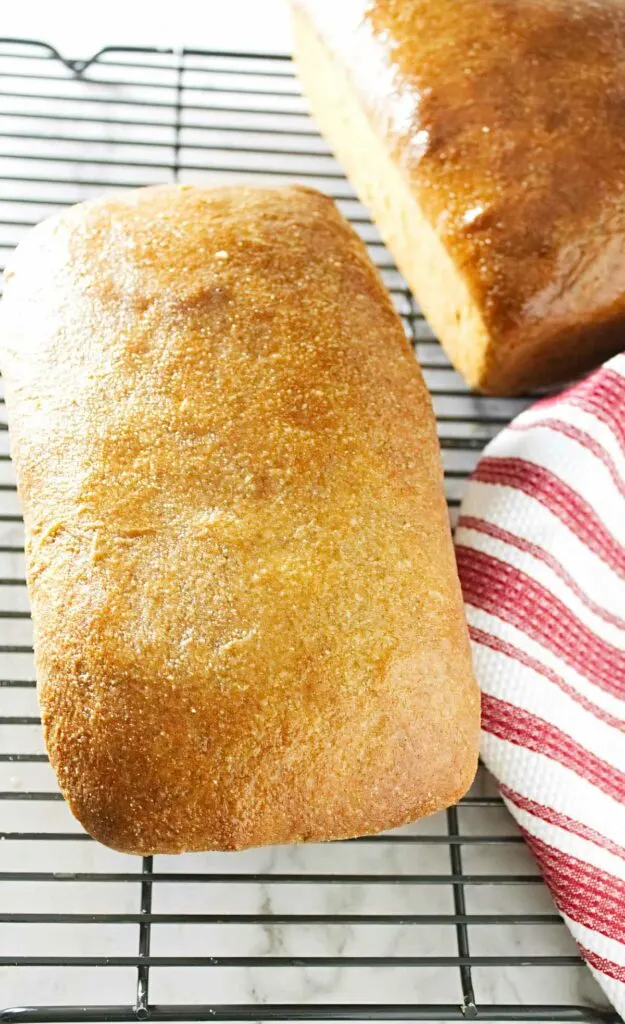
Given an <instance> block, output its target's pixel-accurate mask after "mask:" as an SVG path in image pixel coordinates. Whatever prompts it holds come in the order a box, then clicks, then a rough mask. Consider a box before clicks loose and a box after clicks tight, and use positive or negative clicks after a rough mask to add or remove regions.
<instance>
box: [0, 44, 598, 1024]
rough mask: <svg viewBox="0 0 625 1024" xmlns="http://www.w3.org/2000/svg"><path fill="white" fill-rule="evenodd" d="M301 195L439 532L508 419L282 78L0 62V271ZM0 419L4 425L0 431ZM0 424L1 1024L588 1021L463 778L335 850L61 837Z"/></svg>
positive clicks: (34, 55)
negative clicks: (130, 197)
mask: <svg viewBox="0 0 625 1024" xmlns="http://www.w3.org/2000/svg"><path fill="white" fill-rule="evenodd" d="M226 180H227V181H246V182H258V183H278V182H287V181H293V180H297V181H301V182H305V183H307V184H309V185H313V186H316V187H318V188H321V189H323V190H324V191H326V192H328V193H329V194H330V195H332V196H333V197H334V198H335V199H336V200H337V202H338V205H339V206H340V208H341V210H342V211H343V213H344V214H345V215H346V216H347V217H348V218H349V220H350V221H351V222H352V224H353V225H354V226H355V228H356V230H357V231H359V232H360V234H361V235H362V237H363V238H364V240H365V242H366V243H367V245H368V248H369V251H370V253H371V256H372V257H373V259H374V260H375V262H376V264H377V266H378V267H379V269H380V272H381V274H382V277H383V278H384V281H385V283H386V285H387V287H388V289H389V290H390V292H391V294H392V296H393V299H394V302H395V305H396V307H397V310H398V312H399V313H400V315H401V317H402V321H403V323H404V327H405V330H406V333H407V335H408V337H409V338H410V339H411V341H412V343H413V345H414V348H415V352H416V355H417V356H418V358H419V360H420V363H421V366H422V368H423V372H424V375H425V377H426V380H427V383H428V385H429V387H430V390H431V392H432V396H433V401H434V405H435V410H436V414H437V420H438V430H439V436H440V440H441V446H442V451H443V459H444V464H445V485H446V491H447V498H448V502H449V507H450V514H451V516H452V520H453V519H454V517H455V515H456V511H457V506H458V503H459V499H460V495H461V492H462V486H463V482H464V480H465V477H466V475H467V473H468V472H470V470H471V469H472V467H473V466H474V464H475V460H476V458H477V456H478V454H479V452H480V450H481V449H482V447H483V445H484V444H485V443H486V441H487V440H488V439H489V438H490V437H492V436H493V434H495V433H496V431H497V430H498V429H499V428H500V427H501V426H502V425H503V424H504V423H506V422H507V421H508V420H509V419H510V418H511V417H512V416H513V415H514V414H515V413H516V412H518V411H519V410H520V408H522V407H523V405H524V404H525V400H523V399H516V400H505V401H504V400H501V399H495V398H481V397H477V396H474V395H471V394H469V393H468V392H467V390H466V388H465V386H464V385H463V383H462V381H461V379H460V378H459V377H458V376H457V375H456V373H455V372H454V371H453V370H452V369H451V367H450V366H449V363H448V361H447V359H446V357H445V356H444V354H443V352H442V351H441V349H440V347H439V345H438V343H437V342H436V339H435V338H434V337H433V336H432V334H431V333H430V331H429V329H428V326H427V324H426V323H425V321H424V320H423V317H422V316H421V314H420V312H419V310H418V308H417V306H416V304H415V302H414V300H413V298H412V296H411V294H410V292H409V290H408V288H407V287H406V285H405V283H404V281H403V280H402V278H401V276H400V275H399V273H398V272H397V270H396V268H395V266H394V265H393V262H392V260H391V258H390V257H389V255H388V253H387V252H386V250H385V249H384V247H383V246H382V244H381V241H380V238H379V236H378V234H377V231H376V229H375V227H374V225H373V224H372V223H371V221H370V219H369V216H368V214H367V211H366V210H365V209H364V208H363V207H362V206H361V205H360V204H359V203H358V201H357V199H356V197H355V195H354V193H353V191H352V189H351V187H350V185H349V184H348V182H347V181H346V179H345V177H344V175H343V174H342V172H341V169H340V167H339V166H338V165H337V164H336V163H335V161H334V160H333V158H332V156H331V154H330V152H329V150H328V149H327V147H326V145H325V143H324V142H323V140H322V139H321V138H320V136H319V134H318V132H317V130H316V128H315V125H314V123H313V122H312V121H311V119H310V118H309V117H308V115H307V112H306V105H305V102H304V100H303V99H302V97H301V95H300V92H299V88H298V84H297V81H296V79H295V76H294V72H293V67H292V64H291V62H290V60H289V58H288V57H286V56H268V55H263V54H249V53H211V52H205V51H200V50H184V51H180V52H173V51H163V50H157V49H140V48H129V47H109V48H107V49H105V50H102V51H100V52H99V53H97V54H95V55H94V56H92V57H91V58H89V59H88V60H82V61H76V60H74V61H71V60H66V59H64V58H63V57H62V56H61V55H60V54H59V53H58V52H57V51H56V50H55V49H53V48H52V47H50V46H48V45H46V44H44V43H40V42H34V41H28V40H8V39H0V263H4V261H5V258H6V255H7V254H8V252H9V251H10V250H11V248H12V247H13V246H14V245H15V244H16V243H17V241H18V240H19V238H20V236H21V235H22V233H23V232H24V231H25V230H27V229H28V228H29V227H30V226H31V225H33V224H35V223H36V222H37V221H39V220H40V219H41V218H42V217H44V216H46V215H47V214H50V213H52V212H54V211H55V210H58V209H59V208H60V207H63V206H67V205H69V204H71V203H74V202H77V201H80V200H82V199H85V198H88V197H90V196H92V195H96V194H99V193H102V192H106V191H109V190H113V189H120V188H128V187H133V186H137V185H144V184H148V183H152V182H162V181H181V182H186V181H196V182H223V181H226ZM0 418H2V419H3V418H4V417H3V416H2V417H0ZM31 645H32V634H31V628H30V620H29V613H28V604H27V598H26V590H25V585H24V565H23V534H22V524H21V517H20V514H19V508H18V504H17V495H16V491H15V480H14V477H13V474H12V469H11V463H10V457H9V453H8V435H7V432H6V423H0V1020H2V1021H12V1022H15V1024H17V1022H35V1021H58V1022H70V1021H71V1022H74V1021H133V1020H152V1021H209V1020H212V1021H236V1020H240V1021H252V1020H260V1021H267V1020H281V1021H288V1020H293V1021H294V1020H352V1021H357V1020H430V1021H433V1020H460V1019H463V1018H467V1019H475V1018H477V1019H480V1018H481V1019H484V1020H490V1021H496V1020H500V1021H509V1020H528V1021H529V1020H532V1021H539V1020H545V1021H547V1020H554V1021H605V1022H615V1021H616V1020H617V1018H616V1016H615V1015H614V1014H613V1013H612V1012H611V1011H610V1010H609V1009H608V1008H607V1007H606V1006H605V1004H603V1003H602V1001H601V1000H602V997H601V994H600V993H599V990H598V988H596V987H595V986H594V983H593V982H592V979H591V977H590V975H589V973H588V972H587V970H586V968H585V967H584V966H583V965H582V964H581V961H580V959H579V957H578V954H577V951H576V948H575V946H574V944H573V942H572V940H571V939H570V937H569V935H568V932H567V931H566V929H565V928H564V926H563V925H562V923H561V922H560V919H559V917H558V915H557V914H556V913H555V911H554V907H553V904H552V903H551V901H550V898H549V896H548V893H547V890H546V889H545V887H544V886H543V885H542V883H541V881H540V878H539V876H538V875H537V871H536V866H535V864H534V863H533V861H532V859H531V857H530V854H529V853H528V851H527V850H526V848H525V846H524V844H523V843H522V841H521V838H520V836H519V835H518V833H517V832H516V830H515V827H514V825H513V823H512V821H511V819H510V818H509V816H508V815H507V813H506V811H505V809H504V807H503V805H502V803H501V801H500V799H499V798H498V796H497V794H496V790H495V789H494V787H493V786H492V782H491V781H490V780H489V779H488V777H487V776H486V774H485V773H484V772H481V773H480V775H479V776H478V779H477V781H476V784H475V786H474V787H473V790H472V791H471V793H470V794H469V796H468V797H466V798H465V799H464V800H463V801H462V802H461V803H460V805H459V806H458V807H457V808H452V809H451V810H449V811H447V812H446V813H444V814H439V815H436V816H434V817H432V818H429V819H427V820H426V821H423V822H420V823H418V824H416V825H414V826H411V827H409V828H404V829H399V830H396V831H395V832H393V833H390V834H388V835H384V836H377V837H373V838H368V839H364V840H356V841H353V842H350V843H335V844H327V845H325V846H319V845H318V846H309V847H302V848H288V849H277V850H261V851H251V852H246V853H240V854H206V855H194V856H188V857H180V858H172V857H155V858H151V857H146V858H143V859H142V860H141V859H140V858H133V857H126V856H123V855H120V854H116V853H114V852H112V851H110V850H106V849H105V848H104V847H101V846H99V845H98V844H96V843H94V842H92V841H91V840H90V839H89V837H88V836H86V835H85V834H84V833H83V832H82V831H81V830H80V828H79V826H78V825H77V823H76V822H75V821H74V820H73V819H72V818H71V816H70V815H69V812H68V811H67V809H66V807H65V805H64V803H63V801H62V799H61V797H60V795H59V793H58V791H57V789H56V784H55V781H54V778H53V775H52V773H51V771H50V768H49V766H48V764H47V760H46V757H45V753H44V750H43V746H42V741H41V736H40V730H39V723H38V718H37V708H36V700H35V692H34V670H33V659H32V646H31Z"/></svg>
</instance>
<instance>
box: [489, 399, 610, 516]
mask: <svg viewBox="0 0 625 1024" xmlns="http://www.w3.org/2000/svg"><path fill="white" fill-rule="evenodd" d="M535 427H546V428H547V429H548V430H553V431H554V432H556V433H558V434H563V435H564V436H565V437H568V438H570V440H571V441H575V442H576V443H577V444H579V445H581V447H582V448H585V449H586V450H587V451H589V452H590V453H591V454H592V455H594V456H595V458H596V459H598V460H599V461H600V462H602V463H603V465H604V466H605V468H606V469H607V470H608V472H609V474H610V476H611V477H612V482H613V484H614V485H615V486H616V487H617V489H618V490H619V491H620V493H621V495H622V496H623V497H625V480H623V477H622V476H621V474H620V472H619V470H618V468H617V466H616V463H615V462H614V460H613V459H612V458H611V456H610V455H609V453H608V452H607V451H606V450H605V448H604V447H603V445H600V444H599V442H598V441H596V440H595V438H594V437H592V436H591V434H589V433H587V431H585V430H580V428H579V427H575V426H573V424H572V423H567V422H566V421H565V420H559V419H557V418H556V417H551V416H546V417H545V418H544V419H542V420H532V421H531V422H530V423H524V422H523V421H522V420H521V421H520V422H519V421H516V420H513V421H512V423H511V424H510V426H509V428H508V429H509V430H533V429H534V428H535Z"/></svg>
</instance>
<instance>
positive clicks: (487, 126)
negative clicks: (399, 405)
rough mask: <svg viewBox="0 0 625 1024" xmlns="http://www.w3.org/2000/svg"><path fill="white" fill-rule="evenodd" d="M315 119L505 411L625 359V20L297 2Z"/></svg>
mask: <svg viewBox="0 0 625 1024" xmlns="http://www.w3.org/2000/svg"><path fill="white" fill-rule="evenodd" d="M293 6H294V38H295V54H296V59H297V64H298V67H299V73H300V76H301V79H302V82H303V85H304V88H305V91H306V93H307V94H308V97H309V99H310V103H311V106H312V110H313V113H314V115H315V117H316V118H317V121H318V123H319V125H320V127H321V129H322V131H323V132H324V134H325V135H326V137H327V139H328V141H329V143H330V144H331V146H332V148H333V149H334V151H335V153H336V155H337V157H338V159H339V160H340V162H341V163H342V164H343V166H344V168H345V170H346V172H347V174H348V176H349V177H350V179H351V181H352V182H353V184H354V186H355V188H356V190H357V192H358V194H359V195H360V197H361V198H362V201H363V202H364V203H366V204H367V205H368V206H369V207H370V209H371V211H372V214H373V217H374V219H375V221H376V222H377V224H378V227H379V229H380V232H381V234H382V236H383V237H384V239H385V241H386V243H387V245H388V246H389V248H390V249H391V251H392V253H393V254H394V256H395V260H396V262H397V265H398V267H399V269H400V270H401V271H402V273H403V274H404V276H405V278H406V279H407V281H408V282H409V284H410V285H411V287H412V289H413V291H414V293H415V295H416V297H417V299H418V301H419V303H420V305H421V307H422V308H423V311H424V313H425V315H426V316H427V318H428V319H429V321H430V323H431V325H432V327H433V329H434V331H435V332H436V333H437V334H438V336H439V338H440V339H441V341H442V343H443V345H444V346H445V348H446V349H447V352H448V354H449V356H450V358H451V359H452V361H453V362H454V364H455V365H456V367H457V368H458V370H460V372H461V373H462V374H463V375H464V376H465V377H466V379H467V380H468V382H469V383H470V384H471V385H472V386H474V387H476V388H478V389H481V390H483V391H485V392H489V393H492V394H504V393H514V392H518V391H521V390H524V389H526V388H528V387H533V386H536V385H543V384H549V383H552V382H555V381H557V380H560V379H566V378H570V377H571V376H573V375H575V374H578V373H579V372H581V371H583V370H585V369H588V368H590V367H591V366H593V365H594V364H598V363H599V362H601V361H602V360H603V359H604V358H606V357H607V356H608V355H610V354H612V353H614V352H617V351H620V350H622V349H623V348H624V347H625V102H624V100H623V97H624V95H625V4H624V3H622V2H620V0H346V2H345V3H341V2H338V0H293Z"/></svg>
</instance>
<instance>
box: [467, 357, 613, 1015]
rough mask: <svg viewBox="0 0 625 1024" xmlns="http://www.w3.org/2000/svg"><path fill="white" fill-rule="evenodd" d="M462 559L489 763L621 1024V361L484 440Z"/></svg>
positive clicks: (471, 492) (484, 756) (484, 751)
mask: <svg viewBox="0 0 625 1024" xmlns="http://www.w3.org/2000/svg"><path fill="white" fill-rule="evenodd" d="M456 552H457V558H458V568H459V571H460V578H461V581H462V587H463V592H464V599H465V603H466V609H467V617H468V621H469V628H470V632H471V640H472V645H473V657H474V664H475V672H476V675H477V679H478V682H479V684H480V687H481V690H482V759H483V761H484V763H485V764H486V766H487V767H488V768H489V769H490V771H491V772H492V773H493V775H494V776H495V778H496V779H497V781H498V783H499V786H500V788H501V793H502V795H503V798H504V801H505V803H506V804H507V806H508V808H509V810H510V811H511V813H512V815H513V816H514V818H515V819H516V821H517V823H518V825H519V827H520V829H521V831H522V833H523V835H524V837H525V839H526V840H527V843H528V844H529V846H530V848H531V850H532V852H533V853H534V856H535V857H536V860H537V861H538V864H539V865H540V868H541V871H542V874H543V876H544V878H545V881H546V882H547V885H548V886H549V888H550V890H551V893H552V895H553V898H554V900H555V903H556V905H557V907H558V910H559V911H560V913H561V914H562V916H563V918H564V920H565V921H566V923H567V925H568V927H569V928H570V930H571V932H572V934H573V936H574V937H575V939H576V941H577V943H578V945H579V948H580V950H581V953H582V955H583V956H584V958H585V960H586V962H587V963H588V965H589V967H590V969H591V970H592V971H593V973H594V975H595V976H596V978H597V980H598V981H599V983H600V984H601V986H602V987H603V989H604V991H605V993H606V995H607V997H608V999H609V1000H610V1002H611V1003H612V1004H613V1006H614V1007H615V1008H616V1010H617V1011H618V1013H619V1014H620V1015H621V1016H622V1017H624V1018H625V355H622V356H617V357H616V358H615V359H613V360H611V361H610V362H609V363H606V365H605V366H603V367H602V368H601V369H600V370H598V371H597V372H596V373H594V374H593V375H592V376H590V377H588V378H586V379H585V380H584V381H582V382H581V383H579V384H577V385H575V386H574V387H572V388H570V389H569V390H568V391H565V392H564V393H563V394H561V395H559V396H558V397H556V398H549V399H545V400H543V401H540V402H538V403H537V404H536V405H534V406H533V407H532V408H530V409H528V410H527V411H526V412H524V413H522V414H521V415H520V416H518V417H517V419H516V420H514V421H513V422H512V423H511V425H510V426H509V427H508V428H507V429H505V430H503V431H502V433H501V434H499V435H498V436H497V437H496V438H495V439H494V440H493V441H492V442H491V443H490V444H489V445H488V447H487V448H486V450H485V452H484V455H483V457H482V458H481V459H480V461H479V463H478V466H477V468H476V470H475V472H474V474H473V476H472V478H471V481H470V483H469V486H468V490H467V494H466V498H465V500H464V502H463V505H462V509H461V516H460V519H459V523H458V528H457V531H456Z"/></svg>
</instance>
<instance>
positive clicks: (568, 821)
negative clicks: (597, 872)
mask: <svg viewBox="0 0 625 1024" xmlns="http://www.w3.org/2000/svg"><path fill="white" fill-rule="evenodd" d="M499 788H500V790H501V792H502V794H503V796H505V798H506V800H510V802H511V803H513V804H514V805H515V807H518V808H519V809H520V810H521V811H527V812H528V814H532V815H533V816H534V817H535V818H540V819H541V820H542V821H546V822H547V823H548V824H549V825H557V827H558V828H561V829H562V830H563V831H564V832H570V833H571V834H572V835H575V836H579V837H580V839H587V840H588V842H589V843H594V845H595V846H600V847H601V849H602V850H607V851H608V853H613V854H614V856H615V857H621V858H622V859H623V861H624V862H625V846H619V845H618V843H615V842H613V841H612V840H611V839H609V838H608V836H604V835H603V834H602V833H601V832H597V831H596V830H595V829H594V828H589V826H588V825H584V823H583V822H582V821H577V819H576V818H570V817H569V816H568V814H562V812H561V811H556V810H555V809H554V808H553V807H547V805H546V804H539V803H537V802H536V801H535V800H532V799H530V797H527V796H522V794H521V793H517V792H516V790H514V789H510V787H509V786H506V785H504V784H503V783H501V784H500V786H499Z"/></svg>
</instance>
